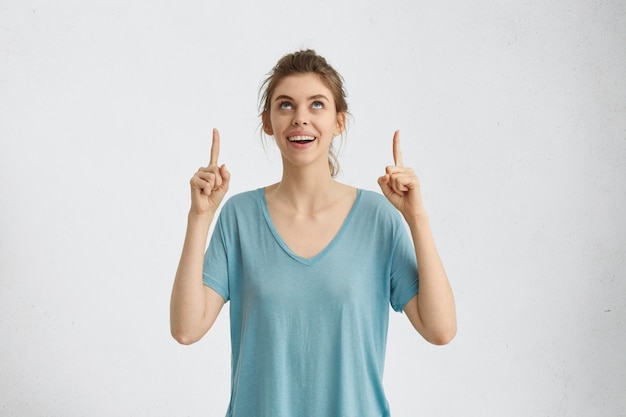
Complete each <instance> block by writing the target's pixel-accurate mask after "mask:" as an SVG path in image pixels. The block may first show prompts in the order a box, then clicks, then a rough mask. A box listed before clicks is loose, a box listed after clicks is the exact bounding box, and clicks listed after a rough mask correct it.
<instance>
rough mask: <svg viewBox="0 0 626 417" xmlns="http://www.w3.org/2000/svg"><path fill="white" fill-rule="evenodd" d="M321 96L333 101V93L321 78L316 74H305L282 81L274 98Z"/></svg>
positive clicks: (291, 76)
mask: <svg viewBox="0 0 626 417" xmlns="http://www.w3.org/2000/svg"><path fill="white" fill-rule="evenodd" d="M320 94H321V95H324V96H326V97H328V99H329V100H332V91H331V90H330V88H328V86H327V85H326V84H325V83H324V82H323V81H322V79H321V77H320V76H319V75H317V74H314V73H305V74H292V75H288V76H286V77H285V78H283V79H282V80H280V82H278V84H277V85H276V89H275V90H274V94H273V96H274V97H278V96H281V95H286V96H290V97H293V98H300V96H304V97H313V96H316V95H320ZM296 96H298V97H296Z"/></svg>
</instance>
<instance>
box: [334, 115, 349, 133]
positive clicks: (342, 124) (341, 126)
mask: <svg viewBox="0 0 626 417" xmlns="http://www.w3.org/2000/svg"><path fill="white" fill-rule="evenodd" d="M345 129H346V113H345V112H342V111H340V112H338V113H337V127H336V128H335V131H334V132H333V135H334V136H339V135H341V134H342V133H343V131H344V130H345Z"/></svg>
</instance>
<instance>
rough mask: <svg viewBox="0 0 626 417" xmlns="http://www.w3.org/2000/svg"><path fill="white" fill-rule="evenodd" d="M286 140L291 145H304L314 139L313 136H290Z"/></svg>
mask: <svg viewBox="0 0 626 417" xmlns="http://www.w3.org/2000/svg"><path fill="white" fill-rule="evenodd" d="M288 139H289V142H292V143H301V144H305V143H310V142H313V141H314V140H315V137H314V136H291V137H289V138H288Z"/></svg>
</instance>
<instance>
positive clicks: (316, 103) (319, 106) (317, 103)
mask: <svg viewBox="0 0 626 417" xmlns="http://www.w3.org/2000/svg"><path fill="white" fill-rule="evenodd" d="M311 107H313V108H314V109H323V108H324V103H322V102H321V101H314V102H313V104H312V105H311Z"/></svg>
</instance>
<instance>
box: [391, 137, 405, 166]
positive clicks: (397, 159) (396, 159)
mask: <svg viewBox="0 0 626 417" xmlns="http://www.w3.org/2000/svg"><path fill="white" fill-rule="evenodd" d="M393 163H394V164H395V165H396V166H397V167H402V166H404V163H403V162H402V151H401V150H400V131H399V130H396V132H395V133H394V134H393Z"/></svg>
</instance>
